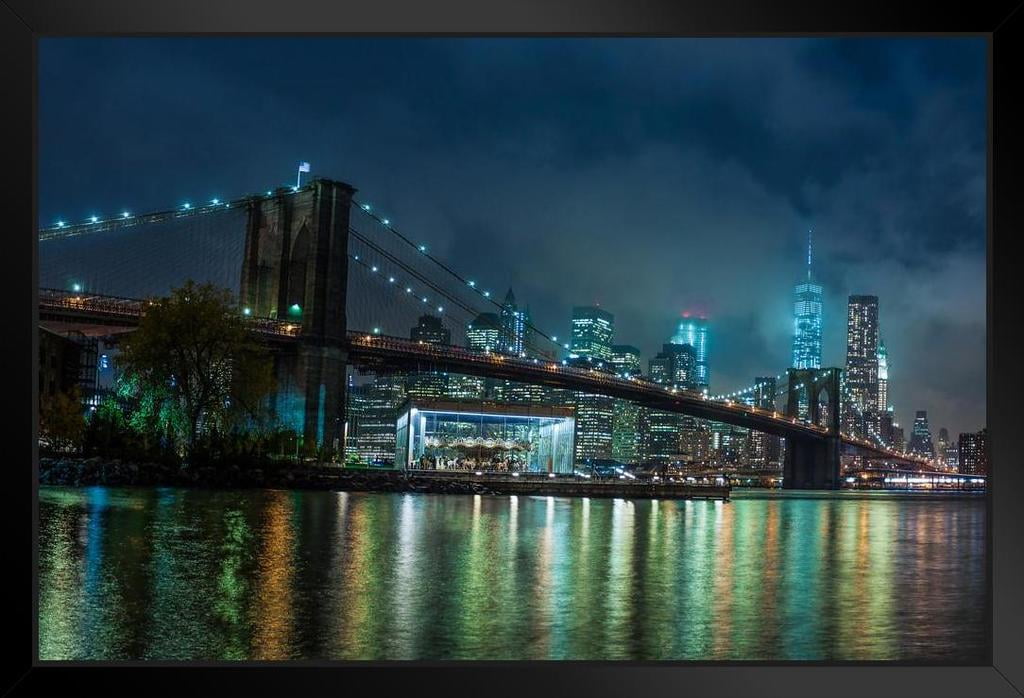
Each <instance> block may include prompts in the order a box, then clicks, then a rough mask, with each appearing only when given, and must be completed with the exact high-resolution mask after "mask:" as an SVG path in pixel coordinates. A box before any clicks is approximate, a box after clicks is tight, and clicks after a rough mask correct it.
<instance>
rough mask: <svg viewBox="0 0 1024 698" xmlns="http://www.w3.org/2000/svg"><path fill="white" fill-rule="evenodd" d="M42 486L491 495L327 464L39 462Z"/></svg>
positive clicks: (469, 485)
mask: <svg viewBox="0 0 1024 698" xmlns="http://www.w3.org/2000/svg"><path fill="white" fill-rule="evenodd" d="M39 484H40V485H54V486H64V487H91V486H97V485H103V486H109V487H122V486H129V487H202V488H210V489H252V488H271V489H304V490H350V491H357V492H358V491H362V492H433V493H438V494H492V491H491V490H490V489H489V488H487V487H486V486H484V485H481V484H480V483H473V482H465V481H456V480H447V481H436V480H432V479H429V480H428V479H420V478H416V477H407V476H406V474H405V473H403V472H401V471H395V470H371V469H362V468H344V467H342V466H340V465H337V464H333V463H329V464H321V463H304V464H302V465H296V464H295V463H294V462H285V463H280V464H275V463H270V464H267V465H264V466H263V467H252V468H249V467H245V468H243V467H239V466H237V465H231V466H223V467H209V466H206V467H203V466H201V467H195V468H182V467H180V466H177V465H167V464H164V463H129V462H122V461H119V460H116V459H105V458H86V459H81V458H40V459H39Z"/></svg>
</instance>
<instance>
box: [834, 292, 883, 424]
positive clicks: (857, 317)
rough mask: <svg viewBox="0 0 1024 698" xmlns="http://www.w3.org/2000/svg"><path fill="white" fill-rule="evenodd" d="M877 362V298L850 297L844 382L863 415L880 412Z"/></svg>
mask: <svg viewBox="0 0 1024 698" xmlns="http://www.w3.org/2000/svg"><path fill="white" fill-rule="evenodd" d="M878 358H879V347H878V296H850V300H849V305H848V308H847V314H846V376H845V378H846V387H847V392H848V393H849V395H850V398H851V399H852V400H854V401H855V402H856V405H857V406H858V407H859V408H860V411H861V412H865V413H866V412H868V411H870V412H875V411H876V410H877V409H878ZM886 380H888V369H887V370H886Z"/></svg>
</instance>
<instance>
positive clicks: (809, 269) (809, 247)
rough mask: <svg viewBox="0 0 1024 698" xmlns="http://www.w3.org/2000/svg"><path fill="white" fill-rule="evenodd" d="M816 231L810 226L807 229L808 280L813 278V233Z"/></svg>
mask: <svg viewBox="0 0 1024 698" xmlns="http://www.w3.org/2000/svg"><path fill="white" fill-rule="evenodd" d="M812 233H814V228H810V229H808V231H807V280H808V281H810V280H811V234H812Z"/></svg>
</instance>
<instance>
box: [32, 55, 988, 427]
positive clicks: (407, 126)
mask: <svg viewBox="0 0 1024 698" xmlns="http://www.w3.org/2000/svg"><path fill="white" fill-rule="evenodd" d="M39 58H40V138H39V148H40V185H41V188H40V191H41V194H40V202H39V203H40V208H39V210H40V216H41V221H42V222H43V223H49V222H51V221H52V220H54V219H56V218H57V217H67V218H69V219H82V218H84V217H85V216H87V215H90V214H91V213H93V212H98V213H102V212H104V211H113V210H121V209H122V208H123V207H128V208H129V209H130V210H135V211H139V210H150V209H158V208H162V207H165V206H167V205H168V204H169V203H175V202H177V201H181V200H187V199H189V198H195V199H199V198H202V197H207V196H209V197H213V196H221V197H226V196H229V195H236V194H241V193H244V192H247V191H262V190H264V189H266V188H267V187H268V186H271V185H274V184H278V183H284V182H287V181H289V179H290V178H291V176H292V173H293V172H294V167H295V163H296V162H297V161H298V160H300V159H304V160H309V161H310V162H312V164H313V169H314V170H315V173H319V174H321V175H324V176H329V177H334V178H338V179H344V180H346V181H350V182H352V183H353V184H354V185H356V186H357V187H358V188H359V189H360V191H361V195H362V196H363V197H364V198H365V199H366V200H369V201H372V202H373V203H374V204H375V205H376V206H377V207H378V208H380V209H381V210H386V211H388V212H389V215H391V216H392V217H393V218H394V220H395V221H396V222H397V223H398V224H399V226H400V227H402V229H403V230H406V231H409V232H410V233H411V234H413V235H415V236H418V237H421V238H422V239H424V240H426V241H429V243H430V245H431V249H432V250H434V251H435V252H436V253H437V254H438V255H439V256H441V257H443V258H444V259H446V260H450V261H451V264H452V266H454V267H455V268H457V269H459V270H462V271H464V273H465V274H467V275H471V276H473V277H475V278H478V279H480V280H481V283H486V284H488V285H489V286H490V287H491V288H492V289H493V290H494V292H495V293H503V292H504V290H505V288H506V287H507V286H508V285H509V284H513V285H514V286H515V289H516V294H517V296H518V297H519V298H520V299H521V300H522V301H523V302H524V303H528V304H529V305H530V306H531V309H532V311H533V314H534V316H535V317H536V320H537V323H538V325H540V326H541V327H543V328H546V329H548V331H549V332H551V333H554V334H558V335H566V334H568V326H569V313H570V311H571V307H572V306H573V305H576V304H581V303H591V302H600V303H601V305H602V306H603V307H606V308H607V309H609V310H610V311H612V312H613V313H614V314H615V315H616V341H618V342H622V343H629V344H635V345H637V346H639V347H640V348H641V349H642V350H643V351H644V352H645V354H646V355H647V356H650V355H652V354H653V353H654V352H656V351H657V350H658V349H659V347H660V345H661V343H662V342H664V341H666V340H667V338H668V337H669V336H670V335H671V334H672V331H673V327H674V323H675V322H676V321H677V319H678V317H679V315H680V313H681V312H682V311H684V310H691V311H696V312H703V313H706V314H708V315H709V317H710V319H711V323H712V333H713V334H712V344H711V346H712V350H711V351H712V354H711V358H710V361H711V375H712V381H713V386H712V387H713V389H715V390H729V389H733V388H735V387H739V386H741V385H745V384H747V383H749V381H750V379H751V378H753V376H755V375H762V374H765V373H767V372H771V373H773V374H774V373H776V372H777V369H778V368H780V367H782V366H785V365H787V364H788V362H789V360H790V341H791V336H790V335H791V332H792V321H791V308H790V304H791V293H792V285H793V283H794V282H795V281H796V280H797V279H799V278H800V277H801V275H802V273H803V268H802V264H803V249H802V248H803V244H804V235H805V233H806V230H807V228H808V227H811V226H813V227H814V229H815V231H816V232H815V248H816V263H815V268H816V274H817V275H818V277H819V278H820V279H821V280H822V281H823V282H824V283H825V285H826V288H827V294H826V303H827V305H826V311H825V312H826V315H825V319H826V337H825V361H826V363H828V364H831V365H840V364H842V363H843V361H844V356H845V340H846V337H845V313H846V296H847V295H848V294H851V293H873V294H876V295H878V296H879V297H880V299H881V301H880V302H881V317H882V335H883V337H884V338H885V341H886V344H887V346H888V348H889V356H890V364H891V366H892V367H893V368H892V375H891V379H890V380H891V385H892V390H891V394H892V397H893V400H894V402H895V405H896V407H897V415H898V418H899V419H900V420H901V421H902V422H904V423H907V424H909V423H910V422H911V421H912V416H913V411H914V410H916V409H928V410H929V413H930V415H931V416H932V420H933V422H932V424H933V429H934V430H935V431H937V429H938V427H939V426H947V427H949V429H950V431H951V432H952V433H956V432H957V431H960V430H968V429H976V428H978V427H979V426H980V425H982V424H983V423H984V421H985V413H984V396H985V394H984V375H985V373H984V370H985V367H984V346H985V342H984V300H985V295H984V293H985V292H984V288H985V286H984V269H985V267H984V260H985V242H984V241H985V233H984V231H985V143H986V134H985V125H986V116H985V103H986V93H985V72H986V71H985V44H984V41H983V40H973V39H829V40H819V39H798V40H782V39H757V40H749V39H742V40H741V39H729V40H725V39H693V40H674V39H658V40H646V39H644V40H640V39H616V40H603V39H602V40H597V39H564V40H551V39H547V40H536V39H494V40H480V39H450V40H449V39H445V40H441V39H337V38H332V39H301V40H300V39H187V40H186V39H44V40H42V41H41V42H40V51H39Z"/></svg>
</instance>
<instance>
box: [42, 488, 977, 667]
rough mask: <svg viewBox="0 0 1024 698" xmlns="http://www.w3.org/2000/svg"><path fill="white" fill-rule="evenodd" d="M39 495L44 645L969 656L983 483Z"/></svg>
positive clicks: (312, 652) (52, 651)
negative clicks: (966, 489)
mask: <svg viewBox="0 0 1024 698" xmlns="http://www.w3.org/2000/svg"><path fill="white" fill-rule="evenodd" d="M39 496H40V507H39V509H40V522H39V654H40V658H41V659H204V660H211V659H214V660H215V659H626V660H629V659H696V660H715V659H741V660H745V659H754V660H757V659H760V660H766V659H770V660H903V661H920V660H923V661H936V660H942V661H954V662H977V663H980V662H982V661H984V658H985V649H986V644H987V638H986V633H987V630H986V619H985V613H986V611H985V596H986V588H987V577H986V569H987V560H986V548H985V517H986V512H985V500H984V498H982V497H978V496H969V495H966V496H947V497H944V498H936V497H928V496H912V495H898V494H892V493H858V492H842V493H826V494H802V495H801V494H795V493H778V492H774V493H768V492H762V493H757V492H737V493H735V497H734V499H733V501H731V502H727V503H723V502H702V501H650V500H622V499H616V500H611V499H608V500H601V499H590V500H588V499H562V498H554V497H508V496H501V497H498V496H494V497H491V496H472V495H466V496H461V495H422V494H369V493H367V494H363V493H344V492H290V491H277V490H248V491H221V492H218V491H204V490H186V489H135V488H103V487H95V488H86V489H72V488H57V487H42V488H40V495H39Z"/></svg>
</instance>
